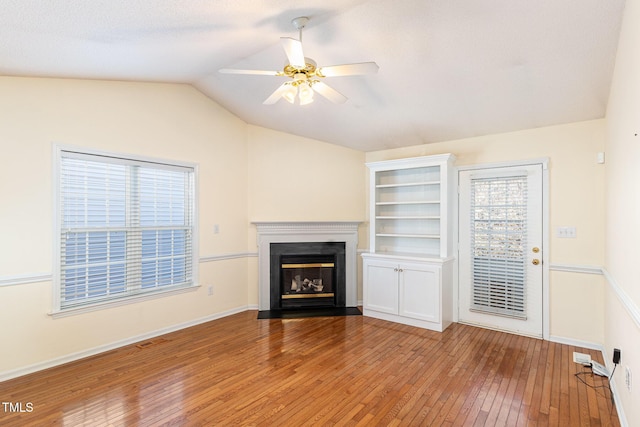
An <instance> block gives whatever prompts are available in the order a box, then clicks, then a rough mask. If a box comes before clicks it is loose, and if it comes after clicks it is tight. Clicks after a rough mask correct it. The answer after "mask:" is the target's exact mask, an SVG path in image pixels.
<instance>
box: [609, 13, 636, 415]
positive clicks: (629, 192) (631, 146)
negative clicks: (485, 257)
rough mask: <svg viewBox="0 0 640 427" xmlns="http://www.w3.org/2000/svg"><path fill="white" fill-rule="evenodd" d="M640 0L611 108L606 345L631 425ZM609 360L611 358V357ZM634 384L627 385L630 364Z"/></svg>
mask: <svg viewBox="0 0 640 427" xmlns="http://www.w3.org/2000/svg"><path fill="white" fill-rule="evenodd" d="M639 40H640V2H639V1H634V0H630V1H627V2H626V6H625V12H624V18H623V23H622V30H621V33H620V41H619V44H618V53H617V57H616V67H615V72H614V77H613V82H612V86H611V94H610V96H609V104H608V108H607V145H606V149H607V176H606V182H607V187H606V190H607V199H606V206H607V221H606V235H607V241H606V255H605V259H606V260H605V268H606V270H607V272H608V274H609V281H610V285H611V286H609V287H607V292H606V301H607V311H606V324H605V334H606V340H605V349H606V351H607V353H608V355H609V358H610V356H611V355H612V354H613V349H614V348H619V349H620V350H621V356H622V357H621V364H620V366H618V369H616V373H615V377H614V382H615V384H616V389H617V391H618V395H619V398H620V401H621V403H622V411H623V412H624V414H625V415H626V419H627V424H628V425H629V426H637V425H640V405H638V402H640V280H638V254H639V253H640V251H639V250H638V242H639V241H640V50H639V49H638V41H639ZM609 363H611V361H610V360H609ZM626 367H629V368H630V370H631V373H632V382H633V384H632V390H631V391H629V390H628V389H627V388H626V386H625V368H626Z"/></svg>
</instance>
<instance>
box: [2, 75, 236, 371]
mask: <svg viewBox="0 0 640 427" xmlns="http://www.w3.org/2000/svg"><path fill="white" fill-rule="evenodd" d="M0 93H1V94H2V96H0V147H1V148H2V167H1V168H0V200H2V203H0V219H1V220H0V236H2V245H0V282H3V283H6V279H11V278H13V277H15V276H27V277H30V276H34V275H38V274H41V273H44V274H45V275H49V279H45V281H41V282H34V283H24V284H16V285H10V286H0V324H1V325H3V331H2V346H1V348H2V350H1V351H0V377H1V376H2V374H6V373H7V372H12V371H16V370H20V369H26V368H27V367H29V366H33V365H38V364H42V363H46V362H47V361H52V360H59V359H60V358H64V357H66V356H68V355H72V354H82V353H83V352H87V351H89V350H91V349H94V348H101V347H103V346H108V345H109V344H111V343H114V342H120V341H122V340H126V339H128V338H130V337H135V336H140V335H144V334H148V333H150V332H153V331H157V330H162V329H163V328H170V327H172V326H175V325H179V324H183V323H188V322H194V321H197V320H198V319H202V318H206V317H209V316H212V315H215V314H216V313H224V312H225V311H229V310H235V309H244V308H246V306H247V300H248V296H247V286H246V283H247V280H248V273H247V259H246V258H238V259H231V260H226V261H213V262H206V263H201V264H200V283H201V284H203V285H205V286H204V287H201V288H199V289H197V290H196V291H192V292H186V293H183V294H180V295H176V296H171V297H163V298H158V299H153V300H150V301H145V302H138V303H134V304H130V305H126V306H121V307H116V308H109V309H104V310H100V311H95V312H91V313H87V314H78V315H73V316H70V317H65V318H59V319H53V318H51V317H50V316H49V315H48V313H49V312H50V311H51V309H52V283H51V280H50V275H51V274H52V271H53V266H52V258H53V248H52V245H53V233H52V230H53V219H52V207H53V195H52V189H53V183H52V153H53V150H52V144H53V143H54V142H55V143H61V144H69V145H75V146H82V147H88V148H92V149H98V150H104V151H111V152H117V153H130V154H138V155H144V156H151V157H158V158H164V159H175V160H182V161H187V162H193V163H197V164H198V165H199V196H200V197H199V199H200V206H199V222H200V224H199V225H200V234H199V240H200V248H199V251H200V256H201V257H208V256H215V255H221V254H229V253H231V254H233V253H244V252H246V242H247V233H248V228H247V215H246V213H247V193H246V189H247V161H246V158H247V143H246V124H245V123H244V122H242V121H241V120H239V119H238V118H237V117H235V116H233V115H232V114H230V113H228V112H227V111H226V110H224V109H223V108H221V107H219V106H218V105H217V104H215V103H214V102H212V101H211V100H210V99H208V98H206V97H205V96H203V95H202V94H201V93H199V92H198V91H197V90H195V89H194V88H192V87H191V86H187V85H172V84H146V83H125V82H104V81H83V80H63V79H35V78H16V77H0ZM214 224H219V225H220V233H219V234H214V233H213V226H214ZM27 281H29V279H28V278H27ZM209 284H212V285H213V286H214V295H213V296H211V297H209V296H207V286H206V285H209Z"/></svg>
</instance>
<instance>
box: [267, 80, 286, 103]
mask: <svg viewBox="0 0 640 427" xmlns="http://www.w3.org/2000/svg"><path fill="white" fill-rule="evenodd" d="M289 86H290V84H289V82H287V83H282V84H281V85H280V86H278V88H277V89H276V90H275V91H274V92H273V93H272V94H271V95H270V96H269V97H268V98H267V99H265V100H264V102H263V104H265V105H271V104H275V103H276V102H278V100H279V99H280V98H281V97H282V95H283V94H284V93H285V92H286V91H287V89H288V88H289Z"/></svg>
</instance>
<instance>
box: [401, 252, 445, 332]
mask: <svg viewBox="0 0 640 427" xmlns="http://www.w3.org/2000/svg"><path fill="white" fill-rule="evenodd" d="M399 279H400V280H399V285H400V288H399V291H400V307H399V314H400V316H405V317H411V318H414V319H419V320H426V321H428V322H440V268H439V267H437V266H432V265H424V264H400V275H399Z"/></svg>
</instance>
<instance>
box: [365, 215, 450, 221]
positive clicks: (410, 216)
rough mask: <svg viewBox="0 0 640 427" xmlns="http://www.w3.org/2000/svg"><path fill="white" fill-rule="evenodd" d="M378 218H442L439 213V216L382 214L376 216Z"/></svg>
mask: <svg viewBox="0 0 640 427" xmlns="http://www.w3.org/2000/svg"><path fill="white" fill-rule="evenodd" d="M376 219H383V220H384V219H399V220H402V219H440V216H439V215H437V216H436V215H407V216H400V215H397V216H382V215H379V216H376Z"/></svg>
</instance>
